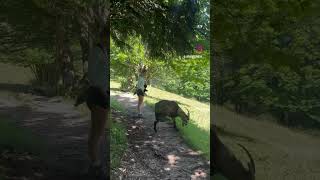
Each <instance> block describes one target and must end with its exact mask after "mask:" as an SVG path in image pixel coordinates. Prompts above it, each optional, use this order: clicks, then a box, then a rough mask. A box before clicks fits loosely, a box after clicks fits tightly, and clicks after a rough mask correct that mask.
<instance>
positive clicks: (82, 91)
mask: <svg viewBox="0 0 320 180" xmlns="http://www.w3.org/2000/svg"><path fill="white" fill-rule="evenodd" d="M78 86H79V87H78V89H77V91H78V95H77V99H76V102H75V104H74V106H75V107H77V106H79V105H80V104H83V103H84V102H85V101H86V99H87V95H88V92H87V90H88V87H89V80H88V79H87V75H86V74H85V75H84V76H83V77H82V79H81V80H80V81H79V83H78Z"/></svg>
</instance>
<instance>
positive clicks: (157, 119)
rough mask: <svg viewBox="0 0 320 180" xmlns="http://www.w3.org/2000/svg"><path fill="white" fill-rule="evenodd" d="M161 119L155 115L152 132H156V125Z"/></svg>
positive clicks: (158, 115)
mask: <svg viewBox="0 0 320 180" xmlns="http://www.w3.org/2000/svg"><path fill="white" fill-rule="evenodd" d="M160 119H161V115H160V114H158V113H156V120H155V121H154V123H153V129H154V132H157V124H158V122H159V121H160Z"/></svg>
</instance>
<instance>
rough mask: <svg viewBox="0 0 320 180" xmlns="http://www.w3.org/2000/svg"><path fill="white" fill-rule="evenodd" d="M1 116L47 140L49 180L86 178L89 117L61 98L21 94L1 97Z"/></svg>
mask: <svg viewBox="0 0 320 180" xmlns="http://www.w3.org/2000/svg"><path fill="white" fill-rule="evenodd" d="M0 115H1V116H4V117H7V118H8V119H10V120H13V121H15V122H16V124H17V125H18V126H20V127H25V128H28V129H30V130H31V131H32V132H33V133H34V134H36V135H38V136H41V137H42V138H43V139H45V140H46V144H47V146H48V147H47V149H49V153H50V155H49V156H48V158H47V159H46V160H45V164H46V165H47V167H48V171H47V172H46V174H44V175H43V176H45V177H46V178H45V179H48V180H58V179H59V180H73V179H83V178H84V176H82V175H83V173H84V172H85V171H84V170H85V169H86V168H87V167H86V166H87V164H88V159H87V136H88V127H89V125H88V122H89V117H87V116H85V115H82V114H81V113H80V112H79V111H78V110H77V109H75V108H74V107H73V106H72V104H68V103H66V102H64V101H62V99H61V98H51V99H49V98H45V97H41V96H35V95H30V94H23V93H20V94H19V95H18V96H17V97H16V98H13V97H11V98H10V97H7V98H3V97H0Z"/></svg>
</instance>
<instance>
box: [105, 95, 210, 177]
mask: <svg viewBox="0 0 320 180" xmlns="http://www.w3.org/2000/svg"><path fill="white" fill-rule="evenodd" d="M110 96H111V98H114V99H115V100H117V101H118V102H119V103H120V104H121V105H122V106H123V107H124V108H125V109H126V110H127V112H126V116H125V117H126V118H125V119H123V120H119V121H122V123H123V124H125V125H126V126H127V138H128V144H129V145H128V149H127V150H126V152H125V155H124V157H123V158H122V161H121V165H120V168H118V169H117V170H115V171H113V176H114V177H122V178H119V179H126V178H130V179H148V180H149V179H150V180H151V179H163V180H165V179H167V180H169V179H181V180H182V179H183V180H187V179H210V177H209V170H210V165H209V162H208V161H206V160H205V159H204V158H203V157H202V156H201V155H200V154H199V153H198V152H195V151H193V150H192V149H190V148H189V147H188V146H187V145H186V144H185V143H184V142H183V139H182V138H181V137H180V136H179V134H178V132H176V131H175V130H174V128H173V125H172V124H170V123H166V122H160V123H158V125H157V129H158V132H157V133H155V132H154V130H153V122H154V120H155V117H154V111H153V109H151V108H150V107H148V106H145V107H144V113H143V114H144V118H137V117H136V116H137V110H136V107H137V98H136V96H133V95H132V94H130V93H123V92H119V91H111V93H110ZM112 116H113V117H112V118H115V117H114V116H116V114H114V113H113V114H112ZM115 119H117V118H115ZM117 120H118V119H117Z"/></svg>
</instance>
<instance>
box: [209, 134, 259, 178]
mask: <svg viewBox="0 0 320 180" xmlns="http://www.w3.org/2000/svg"><path fill="white" fill-rule="evenodd" d="M212 137H213V173H216V172H219V173H220V174H222V175H223V176H224V177H226V178H227V179H229V180H255V164H254V161H253V158H252V156H251V154H250V153H249V151H248V150H247V149H246V148H245V147H244V146H242V145H240V144H238V145H239V146H240V147H241V148H243V149H244V151H245V152H246V154H247V155H248V156H249V159H250V162H249V163H248V169H246V168H245V167H244V166H243V165H242V163H241V162H240V161H239V160H238V159H237V158H236V157H235V155H234V154H233V153H232V152H231V151H230V150H229V149H228V148H227V147H226V146H225V145H224V144H223V143H222V141H221V140H220V139H219V137H218V136H217V133H216V130H215V129H213V136H212Z"/></svg>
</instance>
